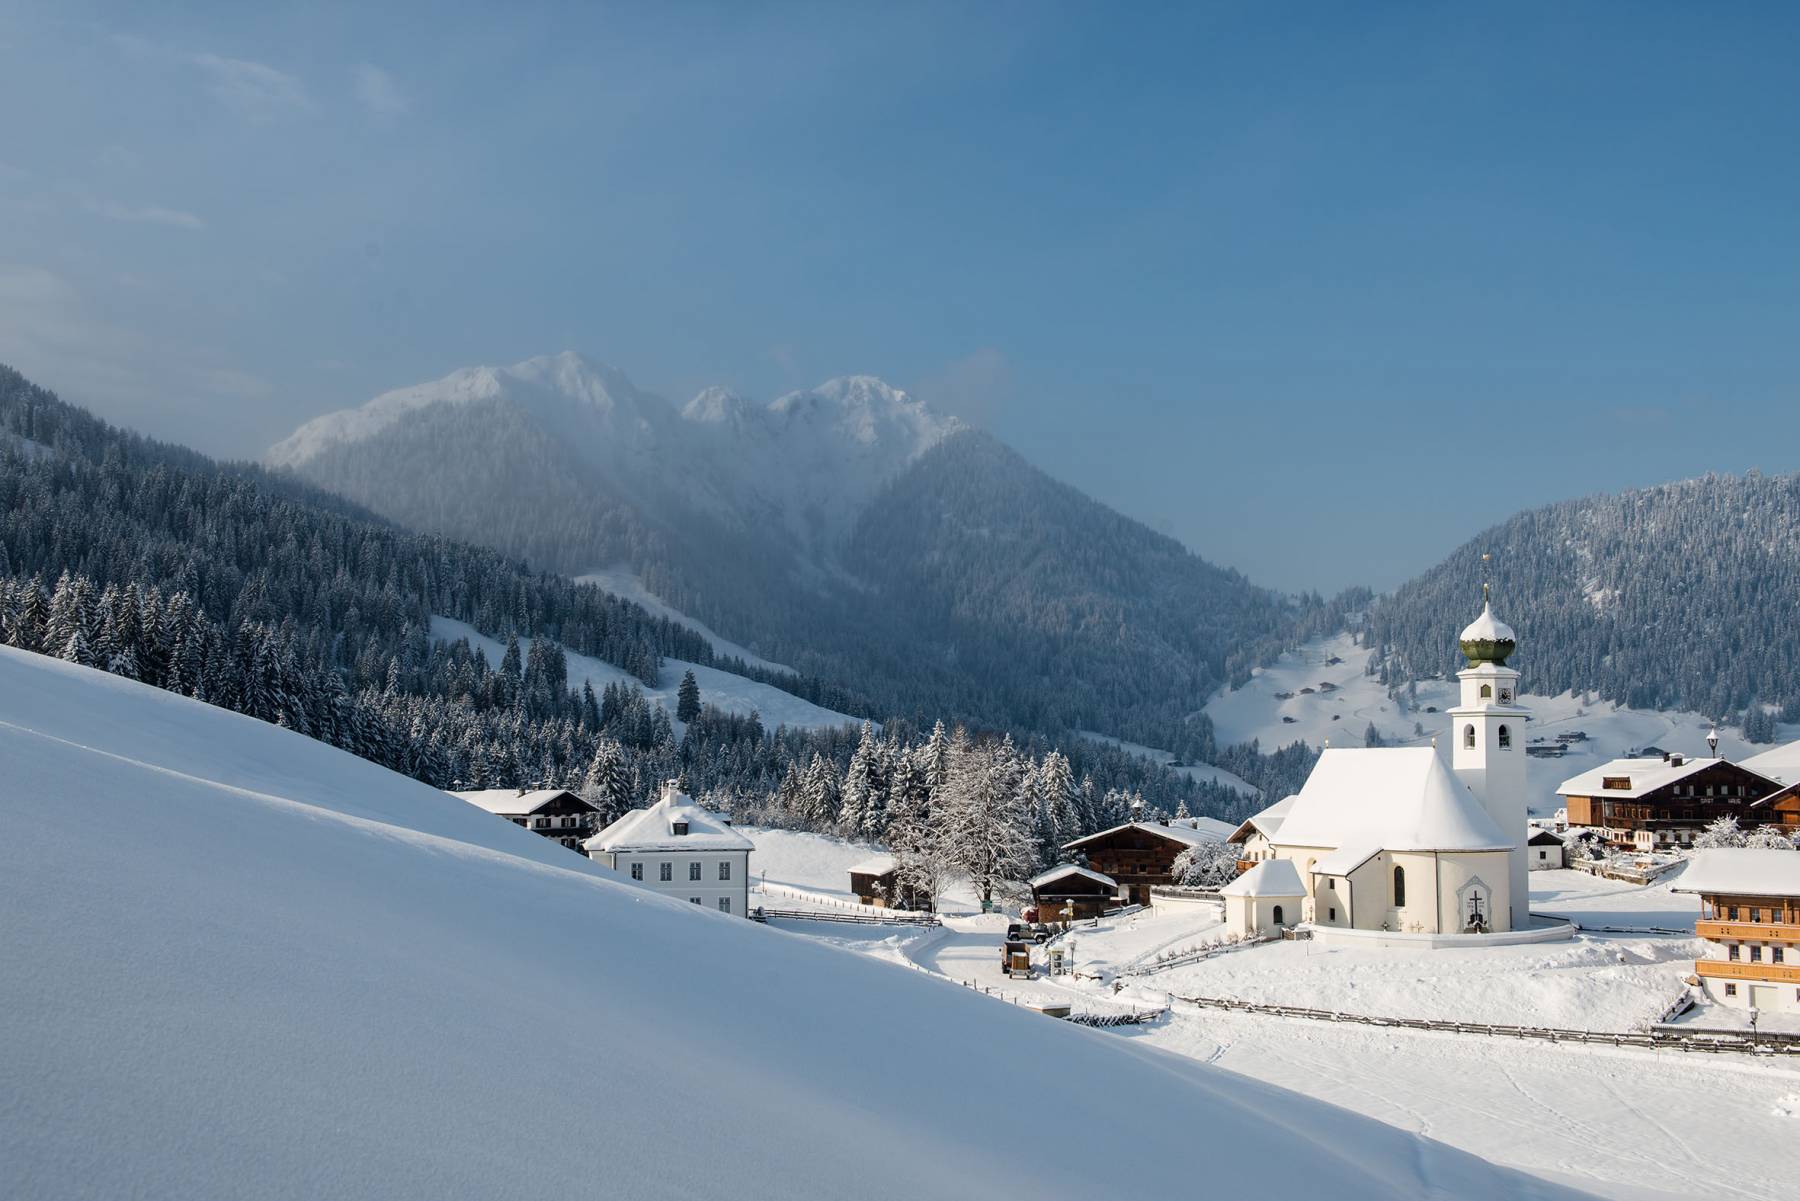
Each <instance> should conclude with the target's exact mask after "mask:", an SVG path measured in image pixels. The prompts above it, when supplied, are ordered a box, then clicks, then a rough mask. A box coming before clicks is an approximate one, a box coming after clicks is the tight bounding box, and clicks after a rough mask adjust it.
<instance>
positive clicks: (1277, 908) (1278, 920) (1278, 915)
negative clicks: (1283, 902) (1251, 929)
mask: <svg viewBox="0 0 1800 1201" xmlns="http://www.w3.org/2000/svg"><path fill="white" fill-rule="evenodd" d="M1275 924H1276V925H1277V926H1279V925H1280V924H1281V906H1279V905H1277V906H1275Z"/></svg>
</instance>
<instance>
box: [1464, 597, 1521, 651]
mask: <svg viewBox="0 0 1800 1201" xmlns="http://www.w3.org/2000/svg"><path fill="white" fill-rule="evenodd" d="M1457 641H1459V642H1517V641H1518V638H1517V636H1516V635H1514V633H1513V628H1512V627H1511V626H1509V625H1507V624H1506V623H1505V622H1504V621H1501V620H1500V619H1499V618H1498V617H1495V616H1494V609H1493V606H1492V605H1489V604H1486V603H1484V604H1483V605H1482V606H1481V616H1479V617H1477V618H1476V619H1475V620H1474V621H1471V622H1470V623H1469V624H1468V627H1467V628H1466V629H1464V630H1463V632H1462V635H1461V636H1460V637H1459V638H1458V639H1457Z"/></svg>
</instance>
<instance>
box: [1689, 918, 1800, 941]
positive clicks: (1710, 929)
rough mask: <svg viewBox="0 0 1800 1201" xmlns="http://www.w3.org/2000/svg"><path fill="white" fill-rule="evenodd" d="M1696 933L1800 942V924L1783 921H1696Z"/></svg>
mask: <svg viewBox="0 0 1800 1201" xmlns="http://www.w3.org/2000/svg"><path fill="white" fill-rule="evenodd" d="M1694 933H1695V934H1698V935H1699V936H1700V937H1701V938H1743V939H1748V940H1750V941H1751V942H1800V926H1794V925H1788V924H1785V923H1782V922H1720V921H1710V922H1709V921H1699V922H1695V923H1694Z"/></svg>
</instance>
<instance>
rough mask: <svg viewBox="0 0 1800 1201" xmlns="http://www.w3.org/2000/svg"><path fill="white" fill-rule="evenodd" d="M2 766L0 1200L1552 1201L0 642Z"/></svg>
mask: <svg viewBox="0 0 1800 1201" xmlns="http://www.w3.org/2000/svg"><path fill="white" fill-rule="evenodd" d="M0 762H3V763H4V764H5V765H6V772H5V775H4V776H3V777H0V913H3V914H4V919H5V920H4V921H0V963H4V964H5V970H4V971H0V1079H3V1080H4V1081H5V1082H6V1087H5V1089H4V1090H0V1196H7V1197H19V1198H32V1199H34V1201H36V1199H57V1198H65V1197H66V1198H75V1197H120V1196H143V1197H231V1198H264V1197H270V1198H288V1197H292V1198H312V1197H320V1196H334V1197H383V1198H410V1197H419V1198H433V1199H436V1198H442V1197H448V1196H484V1197H521V1198H523V1197H531V1198H558V1197H571V1198H572V1197H588V1196H594V1195H610V1196H645V1197H650V1196H654V1197H671V1198H674V1197H713V1196H722V1195H728V1194H729V1195H738V1196H747V1197H783V1198H803V1199H804V1198H814V1197H817V1198H838V1197H844V1196H856V1197H859V1198H870V1199H872V1201H881V1199H885V1198H893V1199H895V1201H917V1199H918V1198H920V1197H944V1198H954V1197H969V1198H974V1197H1002V1196H1031V1197H1042V1198H1059V1197H1068V1198H1081V1199H1084V1201H1085V1199H1087V1198H1092V1197H1095V1196H1104V1195H1109V1194H1110V1193H1112V1192H1114V1191H1116V1174H1117V1165H1118V1164H1119V1163H1120V1162H1121V1161H1123V1160H1125V1159H1127V1158H1129V1160H1130V1161H1131V1162H1132V1164H1133V1168H1132V1173H1133V1186H1132V1187H1133V1189H1134V1191H1142V1192H1144V1193H1146V1194H1150V1195H1163V1194H1173V1193H1176V1192H1178V1191H1184V1190H1187V1189H1189V1188H1190V1187H1191V1186H1192V1183H1193V1179H1194V1171H1195V1167H1196V1164H1197V1163H1199V1164H1204V1167H1205V1172H1206V1175H1207V1180H1208V1182H1209V1187H1212V1188H1215V1189H1217V1190H1220V1191H1222V1192H1225V1193H1229V1194H1232V1195H1240V1196H1242V1195H1256V1196H1260V1197H1269V1198H1290V1197H1291V1198H1302V1197H1312V1196H1315V1195H1316V1193H1317V1189H1318V1186H1319V1182H1321V1181H1329V1182H1330V1184H1331V1189H1332V1192H1333V1194H1334V1195H1335V1196H1340V1197H1346V1198H1371V1199H1373V1198H1380V1199H1383V1201H1387V1199H1390V1198H1417V1199H1421V1201H1423V1199H1425V1198H1445V1197H1457V1198H1468V1199H1471V1201H1499V1199H1501V1198H1516V1197H1538V1198H1545V1199H1548V1198H1551V1197H1562V1196H1571V1195H1573V1194H1570V1193H1567V1192H1565V1191H1564V1190H1562V1189H1560V1188H1556V1187H1553V1186H1550V1185H1547V1184H1544V1183H1543V1182H1541V1181H1534V1180H1532V1179H1530V1178H1528V1177H1526V1176H1522V1175H1520V1174H1517V1173H1513V1172H1509V1171H1506V1170H1504V1169H1500V1168H1496V1167H1494V1166H1493V1165H1490V1164H1487V1163H1484V1162H1482V1161H1481V1160H1480V1159H1479V1158H1477V1157H1475V1156H1471V1155H1468V1154H1466V1153H1464V1152H1461V1151H1458V1150H1456V1149H1453V1148H1451V1147H1448V1146H1445V1145H1443V1144H1441V1143H1437V1142H1434V1141H1431V1140H1429V1139H1424V1138H1420V1137H1417V1136H1416V1135H1415V1134H1413V1133H1410V1132H1406V1131H1402V1130H1397V1129H1394V1128H1393V1127H1392V1126H1389V1125H1385V1124H1383V1123H1380V1122H1375V1121H1369V1120H1367V1119H1365V1118H1361V1117H1358V1116H1357V1115H1355V1114H1353V1113H1350V1112H1348V1111H1347V1110H1345V1109H1342V1108H1337V1107H1333V1106H1329V1105H1323V1104H1320V1103H1318V1102H1316V1101H1313V1100H1310V1099H1308V1098H1306V1097H1303V1096H1300V1095H1297V1094H1294V1093H1290V1092H1286V1091H1283V1090H1280V1089H1276V1088H1270V1087H1268V1086H1267V1085H1263V1084H1260V1083H1257V1082H1255V1081H1252V1080H1248V1079H1245V1078H1242V1077H1239V1076H1234V1075H1232V1074H1230V1073H1226V1072H1220V1071H1216V1070H1211V1069H1207V1068H1204V1067H1201V1066H1199V1065H1196V1064H1194V1063H1192V1062H1188V1061H1184V1060H1182V1059H1180V1058H1177V1057H1173V1056H1169V1055H1165V1054H1161V1053H1159V1052H1158V1051H1157V1050H1155V1049H1154V1048H1152V1047H1150V1046H1148V1045H1146V1044H1144V1043H1142V1042H1139V1041H1136V1040H1129V1039H1119V1038H1114V1037H1109V1036H1108V1035H1106V1034H1104V1033H1102V1032H1097V1031H1090V1030H1084V1029H1080V1028H1078V1027H1074V1026H1070V1025H1066V1024H1063V1023H1058V1022H1051V1021H1046V1020H1045V1019H1043V1018H1042V1017H1039V1016H1036V1015H1033V1014H1030V1013H1028V1012H1026V1011H1023V1010H1020V1009H1017V1008H1014V1007H1011V1006H1006V1005H1001V1004H997V1003H994V1002H993V1001H991V1000H988V999H986V998H982V997H979V996H976V995H974V994H972V993H970V992H968V991H967V990H965V989H959V988H955V987H951V986H949V985H946V984H945V983H943V982H942V981H939V980H934V979H931V978H930V977H929V976H927V975H926V974H925V973H922V972H918V971H912V970H902V969H898V968H895V967H892V966H889V965H884V964H880V963H876V962H872V961H871V960H870V959H868V958H867V957H862V956H856V955H851V954H845V953H843V952H841V951H839V950H836V949H833V948H829V947H824V946H820V945H818V944H817V943H816V942H813V941H809V940H807V939H805V938H800V937H793V936H789V935H784V934H783V933H781V932H780V931H779V930H774V929H769V928H766V927H762V926H758V925H756V924H754V923H751V922H746V921H744V920H742V919H739V918H732V917H727V916H725V915H722V914H717V913H711V912H706V911H703V910H700V909H697V908H695V907H693V906H690V905H687V904H685V903H682V902H680V901H676V900H673V899H671V898H666V897H660V896H656V895H653V894H651V893H649V892H646V891H644V890H642V889H638V888H634V887H633V886H632V885H630V884H629V883H628V882H626V881H624V880H621V879H618V878H616V877H613V876H612V875H611V873H609V872H607V871H605V870H604V869H602V868H600V867H598V866H596V865H593V864H590V863H588V862H587V861H586V860H583V859H581V858H579V857H577V856H574V855H571V854H569V853H568V852H567V851H564V850H562V849H561V848H559V847H557V846H555V845H554V844H552V843H550V842H549V841H548V840H546V839H542V838H539V837H537V836H536V835H533V834H531V833H529V832H527V831H524V830H521V829H519V828H517V827H515V826H513V825H511V824H510V823H507V822H504V821H501V820H498V819H496V818H493V817H491V816H490V815H487V814H485V813H482V812H481V811H479V810H477V809H475V808H473V807H471V806H469V805H466V804H464V803H462V802H460V801H457V800H455V799H453V798H451V797H449V796H447V795H445V794H443V793H440V792H437V791H435V790H433V789H431V788H428V787H426V786H424V785H422V784H419V783H417V782H414V781H411V780H407V779H404V778H402V777H399V776H397V775H394V774H392V773H390V772H387V771H385V770H383V769H381V768H378V767H375V766H374V765H372V764H369V763H367V762H365V761H362V760H359V759H355V758H353V757H351V756H349V755H347V754H344V753H342V752H339V751H337V750H334V749H331V748H329V747H327V746H325V745H323V744H321V743H318V742H314V741H311V740H308V739H306V738H304V737H302V736H300V735H297V734H294V733H291V732H288V731H285V730H281V729H279V728H277V727H275V726H270V725H266V724H263V723H261V722H257V721H255V720H252V719H249V718H245V717H242V716H238V715H234V714H230V713H226V712H224V711H221V710H217V709H213V708H210V707H208V706H205V705H202V704H199V703H197V702H194V701H191V700H187V699H184V698H181V697H179V696H175V695H173V694H170V693H165V692H161V691H157V690H154V689H151V688H148V687H145V686H142V685H139V684H136V683H133V682H131V681H128V680H125V679H122V678H120V677H116V676H109V675H105V674H103V673H100V672H96V671H92V670H89V669H85V668H81V667H76V666H73V665H71V664H67V663H62V662H59V661H55V660H50V659H46V658H42V657H40V656H36V655H32V654H29V653H26V652H21V651H15V650H11V649H0ZM1072 1080H1074V1081H1079V1082H1080V1083H1081V1085H1082V1087H1080V1088H1074V1089H1071V1088H1069V1087H1068V1085H1069V1082H1070V1081H1072ZM972 1090H973V1091H972ZM1786 1091H1787V1092H1789V1093H1791V1092H1793V1091H1795V1090H1794V1088H1793V1087H1792V1086H1790V1087H1789V1088H1788V1089H1787V1090H1786ZM1049 1096H1054V1097H1056V1098H1057V1101H1056V1112H1057V1115H1058V1120H1059V1121H1060V1122H1062V1123H1065V1124H1066V1125H1067V1127H1068V1128H1069V1129H1070V1130H1072V1131H1078V1132H1079V1133H1080V1144H1081V1148H1082V1152H1083V1153H1082V1154H1080V1155H1060V1154H1058V1155H1039V1154H1030V1153H1022V1152H1021V1148H1031V1147H1035V1146H1038V1145H1039V1144H1040V1143H1041V1140H1042V1137H1043V1126H1042V1116H1041V1110H1040V1107H1039V1106H1037V1105H1036V1104H1034V1102H1035V1101H1037V1100H1039V1099H1041V1098H1044V1097H1049ZM971 1097H974V1098H976V1099H978V1101H979V1102H980V1103H979V1104H974V1105H972V1104H971V1103H970V1102H971ZM1122 1101H1128V1102H1129V1105H1130V1113H1131V1120H1130V1121H1129V1122H1128V1123H1127V1122H1121V1121H1120V1120H1119V1118H1120V1108H1119V1107H1120V1105H1121V1102H1122ZM524 1115H530V1116H529V1117H526V1116H524ZM522 1123H523V1124H522Z"/></svg>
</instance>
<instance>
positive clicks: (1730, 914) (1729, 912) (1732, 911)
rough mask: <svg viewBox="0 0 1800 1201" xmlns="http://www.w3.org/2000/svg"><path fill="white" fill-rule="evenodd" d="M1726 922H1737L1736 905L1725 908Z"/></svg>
mask: <svg viewBox="0 0 1800 1201" xmlns="http://www.w3.org/2000/svg"><path fill="white" fill-rule="evenodd" d="M1725 920H1726V921H1728V922H1735V921H1737V906H1736V905H1727V906H1726V907H1725Z"/></svg>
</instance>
